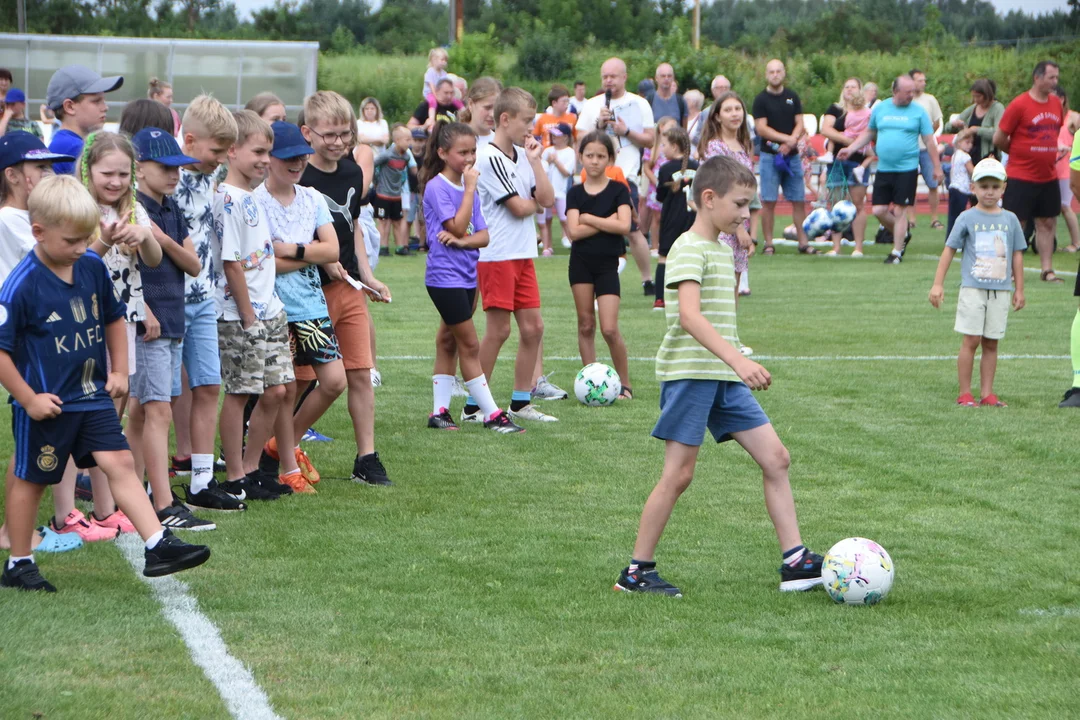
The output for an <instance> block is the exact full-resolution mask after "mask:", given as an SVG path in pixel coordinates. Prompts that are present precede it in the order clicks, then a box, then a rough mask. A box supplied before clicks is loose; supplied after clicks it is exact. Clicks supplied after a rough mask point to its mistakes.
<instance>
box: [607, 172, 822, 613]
mask: <svg viewBox="0 0 1080 720" xmlns="http://www.w3.org/2000/svg"><path fill="white" fill-rule="evenodd" d="M756 190H757V183H756V181H755V179H754V174H753V172H751V171H750V170H748V169H747V168H746V167H745V166H744V165H743V164H742V163H740V162H739V161H738V160H735V159H733V158H729V157H724V156H719V157H714V158H712V159H710V160H708V161H706V162H705V163H703V164H702V165H701V167H699V168H698V170H697V173H696V175H695V177H694V185H693V196H694V205H695V206H696V207H697V218H696V219H695V221H694V224H693V225H692V226H691V227H690V230H689V231H687V232H686V233H683V235H682V236H681V237H679V239H678V240H676V241H675V243H674V245H672V247H671V251H670V252H669V253H668V259H667V267H666V274H665V283H666V286H665V289H664V295H665V298H664V304H665V311H666V314H667V325H668V329H667V333H666V334H665V335H664V339H663V341H662V342H661V344H660V350H659V352H658V353H657V355H656V376H657V379H659V380H660V419H659V420H658V421H657V422H656V427H655V428H653V432H652V434H653V437H656V438H660V439H661V440H664V441H665V443H666V448H665V451H664V470H663V474H662V475H661V476H660V482H659V483H658V484H657V485H656V487H655V488H654V489H653V491H652V494H651V495H649V499H648V500H647V501H645V509H644V511H643V512H642V514H641V524H640V526H639V528H638V536H637V542H636V543H635V544H634V554H633V556H632V559H631V560H630V565H629V567H627V568H626V569H624V570H623V571H622V573H621V574H620V575H619V579H618V580H617V581H616V583H615V588H614V589H615V590H622V591H624V592H646V593H660V594H662V595H669V596H672V597H682V592H680V590H679V588H677V587H675V586H674V585H672V584H671V583H668V582H666V581H664V580H663V579H662V578H661V577H660V575H659V574H658V573H657V571H656V561H655V559H654V557H655V555H654V553H655V552H656V545H657V543H659V541H660V535H661V534H662V533H663V532H664V527H665V526H666V525H667V522H668V518H670V517H671V511H672V510H673V509H674V508H675V503H676V501H678V499H679V496H680V495H682V494H683V492H684V491H685V490H686V488H688V487H690V481H691V480H693V479H694V468H695V466H696V465H697V456H698V451H699V449H700V448H701V443H702V442H703V441H704V440H705V430H706V429H707V430H709V431H710V432H711V433H712V434H713V437H714V438H716V441H717V442H725V441H727V440H735V441H736V442H737V443H739V444H740V445H742V446H743V448H744V449H745V450H746V451H747V452H748V453H750V456H751V457H752V458H754V461H755V462H756V463H757V464H758V465H759V466H760V467H761V471H762V475H763V478H764V481H765V508H766V510H767V511H768V513H769V517H770V518H771V519H772V522H773V526H774V527H775V528H776V535H777V537H778V538H779V540H780V549H781V551H782V558H783V562H782V564H781V565H780V591H781V592H790V591H801V590H810V589H812V588H813V587H815V586H816V585H820V584H821V560H822V558H821V556H820V555H817V554H816V553H812V552H810V550H809V549H808V548H806V547H804V546H803V544H802V538H801V537H800V535H799V523H798V520H797V519H796V516H795V499H794V498H793V497H792V494H791V484H790V483H789V481H788V466H789V465H790V462H791V460H790V457H789V456H788V451H787V448H785V447H784V444H783V443H782V442H781V441H780V438H779V437H777V435H776V430H774V429H773V426H772V424H771V423H770V422H769V418H768V417H767V416H766V415H765V412H764V411H763V410H762V409H761V406H760V405H758V402H757V400H756V399H755V398H754V396H753V395H752V394H751V393H750V391H751V390H767V389H768V388H769V385H770V383H771V382H772V377H771V376H770V375H769V371H768V370H766V369H765V368H763V367H762V366H760V365H758V364H757V363H756V362H754V361H753V360H750V359H749V358H747V357H744V356H743V354H742V353H741V352H740V351H739V345H740V343H739V336H738V332H737V331H736V329H735V265H734V257H733V254H732V249H731V247H730V246H728V245H727V243H724V242H722V241H720V240H719V239H718V238H719V235H720V233H731V234H735V232H736V230H737V229H738V228H740V227H742V224H743V223H744V222H746V221H747V220H749V219H750V200H751V199H753V197H754V192H755V191H756Z"/></svg>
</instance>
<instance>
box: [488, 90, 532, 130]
mask: <svg viewBox="0 0 1080 720" xmlns="http://www.w3.org/2000/svg"><path fill="white" fill-rule="evenodd" d="M535 112H536V98H534V97H533V96H532V95H530V94H529V92H528V91H527V90H524V89H522V88H519V87H508V88H506V89H504V90H503V91H502V92H501V93H499V99H498V100H496V101H495V125H496V126H497V125H498V124H499V123H500V122H502V116H503V115H504V114H508V115H510V117H515V118H516V117H517V116H519V115H521V114H523V113H535Z"/></svg>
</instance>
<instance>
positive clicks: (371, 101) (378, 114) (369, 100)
mask: <svg viewBox="0 0 1080 720" xmlns="http://www.w3.org/2000/svg"><path fill="white" fill-rule="evenodd" d="M368 105H374V106H375V119H376V120H382V119H383V114H382V105H380V104H379V99H378V98H373V97H366V98H364V99H363V100H361V101H360V110H359V111H358V112H357V114H358V115H359V116H360V117H364V108H366V107H367V106H368Z"/></svg>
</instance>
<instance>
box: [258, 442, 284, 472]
mask: <svg viewBox="0 0 1080 720" xmlns="http://www.w3.org/2000/svg"><path fill="white" fill-rule="evenodd" d="M259 471H260V472H262V473H263V474H265V475H273V476H274V477H277V476H278V473H279V472H280V471H281V461H280V460H275V459H274V458H273V457H271V456H270V453H268V452H266V449H265V448H264V449H263V451H262V454H261V455H259Z"/></svg>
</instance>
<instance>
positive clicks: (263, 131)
mask: <svg viewBox="0 0 1080 720" xmlns="http://www.w3.org/2000/svg"><path fill="white" fill-rule="evenodd" d="M233 117H234V118H235V119H236V143H235V144H236V145H243V144H244V143H246V142H247V141H248V138H250V137H251V136H252V135H262V136H263V137H264V138H266V139H267V140H269V141H270V142H274V130H273V129H272V128H271V127H270V123H268V122H266V121H265V120H263V119H262V118H261V117H259V114H258V113H257V112H255V111H254V110H237V111H236V112H234V113H233Z"/></svg>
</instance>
